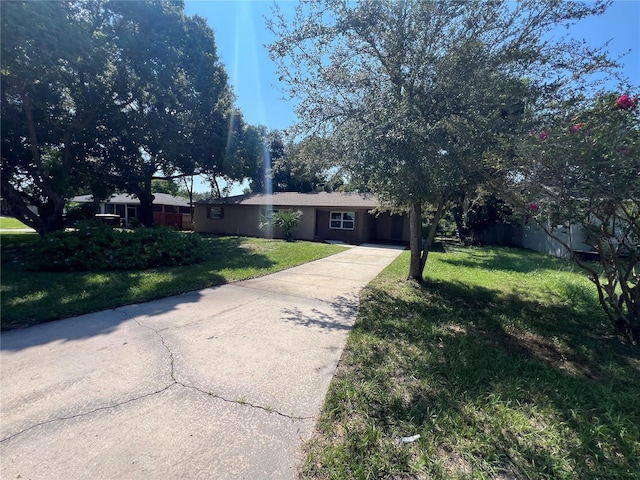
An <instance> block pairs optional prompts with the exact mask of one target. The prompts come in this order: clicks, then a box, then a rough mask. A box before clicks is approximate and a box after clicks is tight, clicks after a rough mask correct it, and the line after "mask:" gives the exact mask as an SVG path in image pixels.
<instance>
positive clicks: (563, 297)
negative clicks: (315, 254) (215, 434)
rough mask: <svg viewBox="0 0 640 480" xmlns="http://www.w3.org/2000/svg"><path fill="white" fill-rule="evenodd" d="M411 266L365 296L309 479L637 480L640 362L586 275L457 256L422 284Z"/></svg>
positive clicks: (523, 259) (435, 267)
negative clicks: (614, 329) (410, 276)
mask: <svg viewBox="0 0 640 480" xmlns="http://www.w3.org/2000/svg"><path fill="white" fill-rule="evenodd" d="M408 260H409V256H408V254H407V253H404V254H403V255H401V256H400V257H399V258H398V259H397V260H396V261H395V262H394V263H393V264H392V265H391V266H390V267H389V268H388V269H386V270H385V271H384V272H383V274H381V275H380V276H379V277H378V278H377V279H376V280H374V281H373V282H372V283H371V284H370V285H369V286H368V287H367V288H366V289H365V290H364V291H363V293H362V295H361V298H362V300H361V310H360V315H359V318H358V321H357V323H356V326H355V328H354V330H353V331H352V332H351V334H350V336H349V339H348V342H347V347H346V349H345V352H344V354H343V358H342V360H341V363H340V366H339V369H338V372H337V374H336V376H335V378H334V380H333V382H332V384H331V387H330V391H329V394H328V396H327V399H326V403H325V407H324V411H323V414H322V416H321V418H320V421H319V424H318V433H317V435H316V436H315V437H314V438H313V440H312V441H311V442H310V443H309V444H308V446H307V457H306V461H305V462H304V463H303V465H302V467H301V474H302V477H303V478H344V479H354V478H425V479H426V478H429V479H431V478H442V479H448V478H500V479H512V478H513V479H515V478H535V479H542V478H560V479H584V478H589V479H599V478H620V479H623V478H625V479H626V478H634V477H633V476H634V475H635V473H636V472H638V471H640V427H639V426H640V410H639V409H638V408H637V403H636V402H637V398H640V375H638V365H640V352H639V351H638V350H637V348H635V347H632V346H629V345H625V344H623V343H621V340H620V339H619V338H616V337H614V336H612V335H611V331H610V327H609V325H608V324H607V323H606V318H605V317H604V314H603V313H602V312H601V311H600V307H599V305H598V302H597V298H596V297H595V291H594V290H593V287H592V286H591V284H590V282H589V280H588V279H587V278H586V277H585V276H584V275H583V274H581V273H580V272H578V271H575V270H574V269H573V268H572V267H571V265H570V264H568V263H567V262H564V261H561V260H557V259H554V258H550V257H547V256H544V255H541V254H537V253H534V252H528V251H523V250H515V249H504V248H469V249H465V248H455V249H448V252H447V253H434V254H431V255H430V258H429V263H428V265H427V269H426V275H425V283H424V285H418V284H416V283H414V282H410V281H406V280H405V278H406V273H407V271H408ZM636 362H638V363H636ZM416 434H418V435H420V438H419V439H418V440H416V441H414V442H412V443H406V444H405V443H402V442H400V441H399V439H400V438H402V437H407V436H412V435H416Z"/></svg>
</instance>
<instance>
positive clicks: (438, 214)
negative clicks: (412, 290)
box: [420, 197, 446, 276]
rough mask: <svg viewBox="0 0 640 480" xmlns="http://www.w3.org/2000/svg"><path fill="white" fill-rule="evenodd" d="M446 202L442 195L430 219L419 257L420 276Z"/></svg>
mask: <svg viewBox="0 0 640 480" xmlns="http://www.w3.org/2000/svg"><path fill="white" fill-rule="evenodd" d="M445 203H446V199H445V198H444V197H442V199H440V204H439V205H438V209H437V210H436V213H435V214H434V215H433V220H432V221H431V226H430V227H429V233H428V234H427V238H426V240H425V242H424V249H423V252H422V257H421V258H420V276H422V273H423V272H424V267H425V265H426V264H427V257H428V256H429V252H430V251H431V245H432V244H433V240H434V238H436V232H437V231H438V224H439V223H440V219H441V218H442V214H443V213H444V205H445Z"/></svg>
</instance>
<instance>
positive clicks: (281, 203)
mask: <svg viewBox="0 0 640 480" xmlns="http://www.w3.org/2000/svg"><path fill="white" fill-rule="evenodd" d="M195 203H198V204H206V205H273V206H278V207H349V208H368V209H371V208H376V207H377V206H378V202H377V201H376V199H375V197H374V196H373V194H372V193H345V192H332V193H327V192H320V193H295V192H277V193H272V194H266V193H260V194H257V193H250V194H247V195H237V196H233V197H225V198H210V199H208V200H200V201H198V202H195Z"/></svg>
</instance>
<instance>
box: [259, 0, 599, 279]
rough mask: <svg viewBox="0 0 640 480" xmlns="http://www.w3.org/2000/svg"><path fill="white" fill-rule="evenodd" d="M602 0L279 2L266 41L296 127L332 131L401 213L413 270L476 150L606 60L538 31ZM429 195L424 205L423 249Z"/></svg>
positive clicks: (470, 175) (476, 162)
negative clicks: (281, 8)
mask: <svg viewBox="0 0 640 480" xmlns="http://www.w3.org/2000/svg"><path fill="white" fill-rule="evenodd" d="M605 6H606V5H605V3H604V2H595V3H583V2H558V1H539V0H535V1H534V0H524V1H519V2H500V1H468V2H442V1H429V0H416V1H412V0H401V1H394V2H381V1H361V2H349V1H346V0H313V1H309V2H304V3H302V4H301V5H300V6H299V7H298V9H297V13H296V17H295V19H294V21H293V22H291V21H289V19H287V18H285V17H284V16H283V15H282V14H280V13H279V12H278V11H277V9H276V11H275V15H274V17H273V19H271V20H270V22H269V25H270V28H271V29H272V31H273V32H274V33H275V34H276V35H277V40H276V41H275V42H274V43H273V44H272V45H271V46H270V53H271V56H272V58H273V59H274V60H275V61H277V62H278V64H279V72H280V77H281V79H282V81H283V82H285V84H286V85H287V88H288V91H289V93H290V95H291V96H293V97H296V98H298V99H299V104H298V112H297V113H298V115H299V117H300V118H301V123H300V125H299V127H300V129H301V130H302V131H306V132H311V133H313V134H315V135H326V136H328V137H331V138H332V139H333V140H334V141H335V142H336V143H338V144H339V151H341V152H344V154H345V156H346V158H347V159H348V160H349V162H348V163H349V166H350V169H351V172H352V174H353V175H354V179H355V180H357V181H359V182H360V183H361V184H362V185H364V186H366V187H367V188H369V189H371V190H372V191H373V192H374V193H376V194H377V196H378V197H379V199H380V200H382V201H383V202H384V204H385V205H387V206H389V207H391V208H398V209H403V210H405V211H408V212H409V215H410V224H411V263H410V271H409V277H410V278H412V279H415V280H418V281H422V272H423V270H424V266H425V263H426V260H427V255H428V251H429V246H430V243H431V241H432V240H433V236H434V235H435V228H436V226H437V223H438V219H439V217H440V216H441V215H442V213H443V211H444V208H445V205H446V203H447V201H448V200H449V199H450V198H452V197H453V196H455V195H459V194H460V189H461V187H462V188H466V187H465V185H469V186H470V187H473V185H474V182H475V180H474V179H475V178H481V177H482V175H481V174H482V173H485V174H487V173H490V168H491V166H487V165H484V164H483V163H482V162H481V161H480V159H481V158H482V156H483V154H484V153H485V152H487V151H491V150H493V151H500V150H502V151H504V150H508V143H509V142H508V138H510V136H511V135H513V134H515V133H518V132H519V131H522V130H523V129H524V128H526V124H525V122H524V119H525V118H527V117H528V115H527V114H528V112H530V111H531V110H532V109H533V108H534V107H535V106H536V105H537V104H538V103H539V102H540V101H541V99H544V98H548V97H550V96H552V95H558V94H560V93H562V89H563V88H564V87H566V86H567V85H568V84H569V82H570V81H571V82H574V85H575V82H576V81H577V80H579V79H580V78H582V77H583V75H585V74H586V73H589V72H592V71H593V70H594V69H596V68H599V67H607V66H610V62H608V60H606V57H604V56H602V55H601V54H600V52H595V51H590V50H588V49H586V48H585V47H584V46H583V45H581V44H579V43H578V42H573V41H571V40H551V37H550V36H549V35H548V33H549V32H550V31H551V30H553V29H554V28H557V27H558V26H560V25H564V24H568V23H571V22H574V21H577V20H580V19H581V18H584V17H586V16H588V15H591V14H597V13H601V12H602V11H603V10H604V8H605ZM487 169H489V170H487ZM479 170H482V171H479ZM427 204H430V205H431V207H432V208H431V210H432V211H434V212H435V215H434V218H433V221H432V222H431V225H432V229H431V231H430V232H429V235H428V238H427V241H426V243H425V247H424V248H423V249H421V245H422V243H423V242H422V238H421V231H422V228H421V227H422V222H423V208H424V206H425V205H427Z"/></svg>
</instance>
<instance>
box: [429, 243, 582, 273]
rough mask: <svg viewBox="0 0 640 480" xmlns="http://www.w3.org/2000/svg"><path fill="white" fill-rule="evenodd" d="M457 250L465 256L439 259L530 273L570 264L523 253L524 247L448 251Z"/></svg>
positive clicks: (453, 248)
mask: <svg viewBox="0 0 640 480" xmlns="http://www.w3.org/2000/svg"><path fill="white" fill-rule="evenodd" d="M457 250H459V251H462V252H464V257H463V258H459V257H451V256H443V257H442V258H440V259H439V261H440V262H442V263H447V264H449V265H453V266H456V267H467V268H479V269H486V270H504V271H510V272H518V273H530V272H535V271H539V270H549V269H550V270H557V269H558V267H559V265H570V264H569V263H567V262H566V261H564V262H563V261H561V260H559V259H556V258H553V257H550V256H549V255H544V254H542V253H538V252H533V251H527V255H526V256H525V255H522V252H523V249H519V248H507V247H482V249H481V250H478V253H477V254H474V253H473V249H472V248H469V247H464V248H461V247H455V246H454V247H449V248H448V249H447V252H448V253H454V252H456V251H457Z"/></svg>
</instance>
